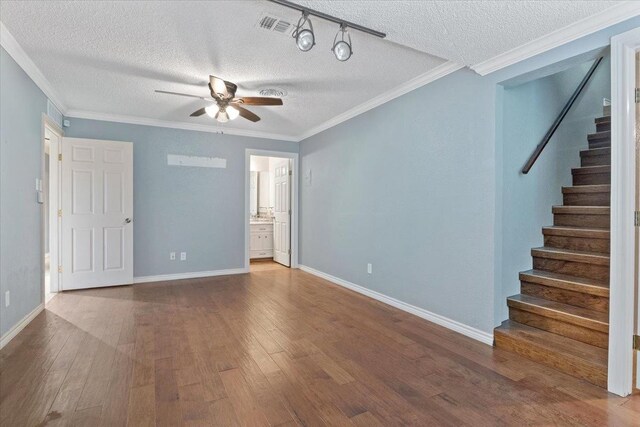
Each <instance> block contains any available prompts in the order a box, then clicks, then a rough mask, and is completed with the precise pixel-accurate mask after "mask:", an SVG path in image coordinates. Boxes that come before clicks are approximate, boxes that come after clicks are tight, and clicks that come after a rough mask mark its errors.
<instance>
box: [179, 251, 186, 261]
mask: <svg viewBox="0 0 640 427" xmlns="http://www.w3.org/2000/svg"><path fill="white" fill-rule="evenodd" d="M186 260H187V253H186V252H180V261H186Z"/></svg>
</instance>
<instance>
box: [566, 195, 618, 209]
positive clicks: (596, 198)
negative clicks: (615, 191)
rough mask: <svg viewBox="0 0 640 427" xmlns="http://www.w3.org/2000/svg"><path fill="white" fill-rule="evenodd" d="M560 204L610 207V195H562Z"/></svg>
mask: <svg viewBox="0 0 640 427" xmlns="http://www.w3.org/2000/svg"><path fill="white" fill-rule="evenodd" d="M562 203H563V204H564V205H565V206H610V205H611V194H610V193H609V192H602V193H564V194H563V195H562Z"/></svg>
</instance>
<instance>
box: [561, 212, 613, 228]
mask: <svg viewBox="0 0 640 427" xmlns="http://www.w3.org/2000/svg"><path fill="white" fill-rule="evenodd" d="M553 224H554V225H564V226H571V227H591V228H609V226H610V218H609V215H589V214H558V213H556V214H553Z"/></svg>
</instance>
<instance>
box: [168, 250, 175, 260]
mask: <svg viewBox="0 0 640 427" xmlns="http://www.w3.org/2000/svg"><path fill="white" fill-rule="evenodd" d="M169 259H170V260H171V261H175V260H176V253H175V252H170V253H169Z"/></svg>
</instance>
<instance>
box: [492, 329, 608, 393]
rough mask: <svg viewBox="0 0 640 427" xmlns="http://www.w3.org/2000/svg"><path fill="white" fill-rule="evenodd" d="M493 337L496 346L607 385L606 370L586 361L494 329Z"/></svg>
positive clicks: (591, 381) (567, 372)
mask: <svg viewBox="0 0 640 427" xmlns="http://www.w3.org/2000/svg"><path fill="white" fill-rule="evenodd" d="M494 337H495V345H496V347H497V348H501V349H504V350H508V351H512V352H514V353H518V354H520V355H521V356H524V357H526V358H528V359H530V360H533V361H535V362H538V363H542V364H544V365H547V366H550V367H552V368H555V369H558V370H559V371H562V372H564V373H566V374H568V375H571V376H574V377H577V378H581V379H583V380H585V381H588V382H590V383H591V384H595V385H597V386H599V387H603V388H606V387H607V373H606V371H605V370H604V369H602V368H600V367H598V366H594V365H592V364H590V363H589V362H588V361H585V360H580V359H578V358H575V357H568V356H567V355H565V354H563V353H561V352H554V351H550V350H548V349H545V348H542V347H539V346H536V345H533V344H531V343H529V342H527V341H524V340H519V339H514V338H512V337H510V336H509V335H506V334H503V333H501V332H499V331H496V334H495V336H494Z"/></svg>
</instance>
